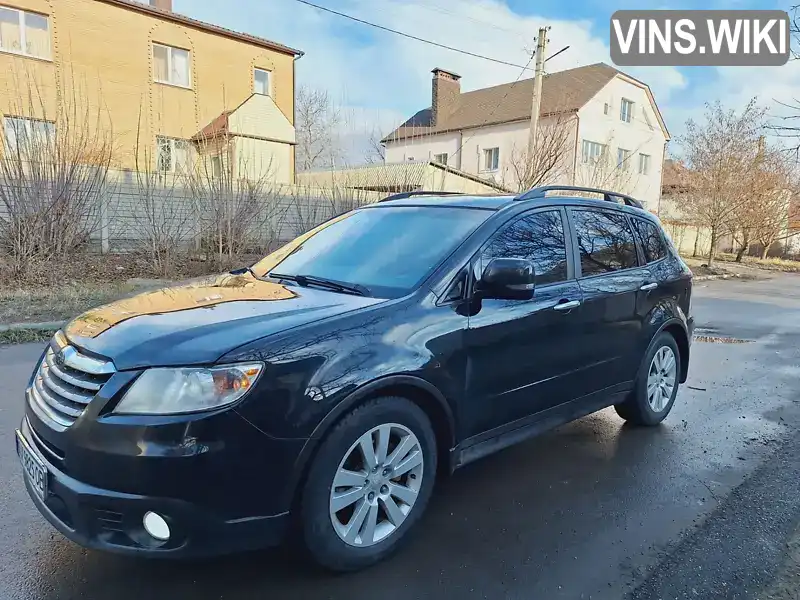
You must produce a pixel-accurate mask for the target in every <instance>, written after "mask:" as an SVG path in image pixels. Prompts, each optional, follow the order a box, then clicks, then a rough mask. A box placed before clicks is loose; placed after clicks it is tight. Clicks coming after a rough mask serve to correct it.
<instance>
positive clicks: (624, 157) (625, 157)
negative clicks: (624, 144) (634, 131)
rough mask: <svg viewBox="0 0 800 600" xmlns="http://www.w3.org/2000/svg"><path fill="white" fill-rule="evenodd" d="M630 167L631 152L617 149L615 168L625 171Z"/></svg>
mask: <svg viewBox="0 0 800 600" xmlns="http://www.w3.org/2000/svg"><path fill="white" fill-rule="evenodd" d="M630 166H631V151H630V150H626V149H625V148H617V168H618V169H621V170H622V171H627V170H628V169H629V168H630Z"/></svg>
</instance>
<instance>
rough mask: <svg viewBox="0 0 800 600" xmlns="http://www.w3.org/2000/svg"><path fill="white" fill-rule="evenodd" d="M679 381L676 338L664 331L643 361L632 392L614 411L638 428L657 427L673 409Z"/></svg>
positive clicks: (654, 341) (678, 352) (678, 356)
mask: <svg viewBox="0 0 800 600" xmlns="http://www.w3.org/2000/svg"><path fill="white" fill-rule="evenodd" d="M679 380H680V350H679V349H678V344H677V343H676V342H675V338H673V337H672V335H670V334H669V333H667V332H661V333H660V334H658V336H656V338H655V339H654V340H653V342H652V343H651V344H650V348H649V349H648V351H647V354H646V355H645V356H644V358H643V359H642V364H641V366H640V368H639V375H638V377H637V380H636V384H635V387H634V390H633V392H631V394H630V395H629V396H628V398H627V399H626V400H625V401H624V402H623V403H621V404H617V405H616V406H615V407H614V408H615V409H616V411H617V414H618V415H619V416H620V417H622V418H623V419H625V420H626V421H629V422H631V423H633V424H635V425H658V424H659V423H661V421H663V420H664V419H665V418H666V416H667V415H668V414H669V412H670V410H672V405H673V404H674V403H675V396H676V395H677V394H678V385H679Z"/></svg>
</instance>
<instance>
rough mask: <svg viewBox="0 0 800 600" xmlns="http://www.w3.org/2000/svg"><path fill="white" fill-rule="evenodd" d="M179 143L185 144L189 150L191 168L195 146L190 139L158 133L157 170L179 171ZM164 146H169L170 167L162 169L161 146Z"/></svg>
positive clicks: (166, 171) (162, 171) (160, 171)
mask: <svg viewBox="0 0 800 600" xmlns="http://www.w3.org/2000/svg"><path fill="white" fill-rule="evenodd" d="M178 144H184V145H185V146H186V150H187V153H188V154H187V160H188V161H189V165H187V167H188V168H191V163H192V162H193V151H194V147H193V145H192V142H191V141H190V140H184V139H181V138H173V137H169V136H166V135H157V136H156V171H158V172H159V173H177V172H178V165H177V162H176V158H177V155H176V152H175V147H176V146H177V145H178ZM162 146H169V168H166V169H162V168H161V148H162Z"/></svg>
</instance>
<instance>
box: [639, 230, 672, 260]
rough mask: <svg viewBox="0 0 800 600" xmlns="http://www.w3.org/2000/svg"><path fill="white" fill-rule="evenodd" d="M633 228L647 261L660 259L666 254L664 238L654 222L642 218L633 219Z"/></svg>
mask: <svg viewBox="0 0 800 600" xmlns="http://www.w3.org/2000/svg"><path fill="white" fill-rule="evenodd" d="M633 228H634V229H635V230H636V235H637V236H638V237H639V243H640V244H641V245H642V250H643V251H644V257H645V259H647V262H649V263H651V262H654V261H656V260H660V259H662V258H664V257H665V256H666V255H667V246H666V244H665V243H664V238H663V237H662V236H661V231H660V229H659V228H658V227H657V226H656V225H655V224H653V223H650V222H649V221H643V220H642V219H633Z"/></svg>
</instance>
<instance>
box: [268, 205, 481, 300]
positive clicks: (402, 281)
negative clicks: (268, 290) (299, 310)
mask: <svg viewBox="0 0 800 600" xmlns="http://www.w3.org/2000/svg"><path fill="white" fill-rule="evenodd" d="M490 215H491V213H490V212H488V211H483V210H471V209H465V208H453V207H447V208H445V207H410V206H407V207H401V206H396V207H388V206H387V207H379V208H378V207H376V208H367V209H362V210H358V211H355V212H351V213H347V214H346V215H343V216H342V217H339V218H337V219H333V220H332V221H329V222H328V223H325V224H323V225H321V226H319V227H317V228H316V229H315V230H313V231H311V232H309V233H307V234H305V235H303V236H301V237H299V238H297V239H296V240H294V241H292V242H290V243H289V244H287V245H286V246H284V247H283V248H281V249H280V250H277V251H275V252H273V253H272V254H271V255H269V256H267V257H266V258H264V259H263V260H262V261H261V262H259V263H258V264H256V265H254V266H253V271H254V272H255V273H256V274H257V275H259V276H265V275H270V274H280V275H286V276H291V277H297V276H303V277H308V278H314V277H316V278H324V279H327V280H332V281H336V282H339V283H344V284H349V285H351V286H360V287H362V288H366V289H367V290H368V293H369V294H370V295H372V296H377V297H386V298H392V297H399V296H402V295H405V294H407V293H408V292H410V291H411V290H413V289H414V288H415V287H417V285H419V284H420V283H421V282H422V281H423V280H424V279H425V278H426V277H427V276H428V275H430V273H431V272H432V271H433V269H434V268H436V267H437V266H438V265H439V264H440V263H441V262H442V261H443V260H444V259H445V258H446V257H447V256H449V255H450V253H451V252H452V251H453V250H455V248H456V247H457V246H458V245H459V244H460V243H461V241H463V240H464V238H466V237H467V236H468V235H469V234H470V233H472V231H474V230H475V229H476V228H477V227H478V226H479V225H480V224H481V223H482V222H483V221H485V220H486V219H487V217H489V216H490Z"/></svg>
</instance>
